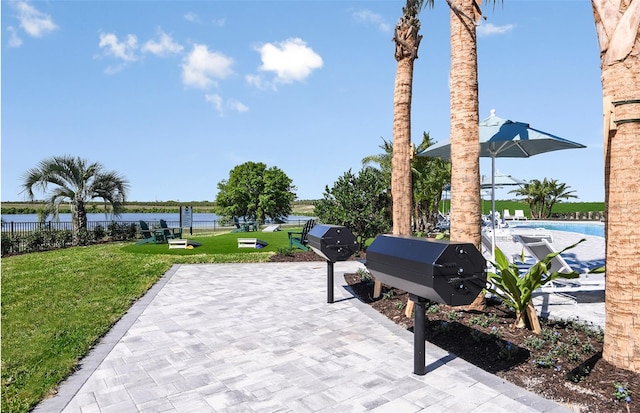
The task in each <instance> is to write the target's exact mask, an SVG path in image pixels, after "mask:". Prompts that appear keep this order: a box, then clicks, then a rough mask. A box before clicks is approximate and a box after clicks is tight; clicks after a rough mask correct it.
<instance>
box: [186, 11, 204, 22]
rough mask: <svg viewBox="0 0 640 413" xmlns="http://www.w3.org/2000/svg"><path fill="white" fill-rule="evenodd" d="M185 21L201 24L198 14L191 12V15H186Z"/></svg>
mask: <svg viewBox="0 0 640 413" xmlns="http://www.w3.org/2000/svg"><path fill="white" fill-rule="evenodd" d="M184 19H185V20H186V21H188V22H191V23H200V17H198V15H197V14H195V13H192V12H189V13H185V15H184Z"/></svg>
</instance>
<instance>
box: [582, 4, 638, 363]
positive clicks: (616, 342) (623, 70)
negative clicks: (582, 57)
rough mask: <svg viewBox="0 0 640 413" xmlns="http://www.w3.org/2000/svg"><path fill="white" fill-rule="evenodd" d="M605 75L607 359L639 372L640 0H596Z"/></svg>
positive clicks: (605, 352)
mask: <svg viewBox="0 0 640 413" xmlns="http://www.w3.org/2000/svg"><path fill="white" fill-rule="evenodd" d="M591 5H592V8H593V16H594V20H595V26H596V32H597V35H598V43H599V46H600V67H601V71H602V76H601V79H602V96H603V103H604V108H603V109H604V154H605V160H604V161H605V162H604V164H605V167H604V184H605V202H606V203H607V213H606V220H605V234H606V242H607V245H606V260H607V292H606V295H605V310H606V313H607V321H606V326H605V338H604V347H603V353H602V357H603V359H604V360H606V361H607V362H609V363H611V364H613V365H614V366H616V367H620V368H625V369H628V370H631V371H634V372H640V346H639V345H638V343H640V329H639V328H638V325H640V312H638V300H637V295H635V294H630V293H629V292H630V291H638V289H639V288H640V272H638V268H640V255H639V254H638V251H637V246H638V245H640V214H638V210H640V191H638V188H639V187H640V174H638V170H639V169H640V142H638V136H640V117H639V116H638V113H640V36H638V33H640V18H638V16H640V0H591Z"/></svg>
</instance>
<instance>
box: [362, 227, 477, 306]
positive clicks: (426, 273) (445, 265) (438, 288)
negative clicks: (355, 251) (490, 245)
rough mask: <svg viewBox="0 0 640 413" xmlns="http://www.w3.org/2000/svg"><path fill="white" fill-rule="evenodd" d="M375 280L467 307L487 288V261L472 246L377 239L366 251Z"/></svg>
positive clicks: (434, 299)
mask: <svg viewBox="0 0 640 413" xmlns="http://www.w3.org/2000/svg"><path fill="white" fill-rule="evenodd" d="M366 266H367V268H368V269H369V271H370V272H371V274H372V275H373V276H374V277H375V278H376V280H378V281H380V282H382V283H384V284H387V285H389V286H392V287H396V288H399V289H401V290H403V291H406V292H408V293H409V294H412V295H416V296H418V297H423V298H426V299H428V300H431V301H436V302H439V303H444V304H449V305H454V306H457V305H469V304H471V303H472V302H473V300H474V299H475V298H476V297H477V296H478V294H480V292H481V291H482V289H483V288H484V287H485V285H486V281H487V273H486V270H485V267H486V260H485V259H484V257H483V256H482V254H481V253H480V251H478V249H477V248H476V247H475V246H473V245H472V244H465V243H453V242H447V241H437V240H429V239H426V238H416V237H402V236H393V235H379V236H378V237H376V239H375V240H374V241H373V243H372V244H371V245H370V246H369V248H367V262H366Z"/></svg>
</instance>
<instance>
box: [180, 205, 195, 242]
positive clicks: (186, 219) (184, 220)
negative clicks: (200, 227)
mask: <svg viewBox="0 0 640 413" xmlns="http://www.w3.org/2000/svg"><path fill="white" fill-rule="evenodd" d="M185 227H189V235H193V209H192V208H191V207H190V206H184V207H183V206H181V207H180V228H185Z"/></svg>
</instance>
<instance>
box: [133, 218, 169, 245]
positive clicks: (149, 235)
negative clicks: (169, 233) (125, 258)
mask: <svg viewBox="0 0 640 413" xmlns="http://www.w3.org/2000/svg"><path fill="white" fill-rule="evenodd" d="M140 233H141V234H142V239H141V240H140V241H138V242H136V245H141V244H150V243H154V244H161V243H163V242H165V238H164V234H163V233H162V231H154V230H151V229H149V224H147V223H146V222H145V221H142V220H141V221H140Z"/></svg>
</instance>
